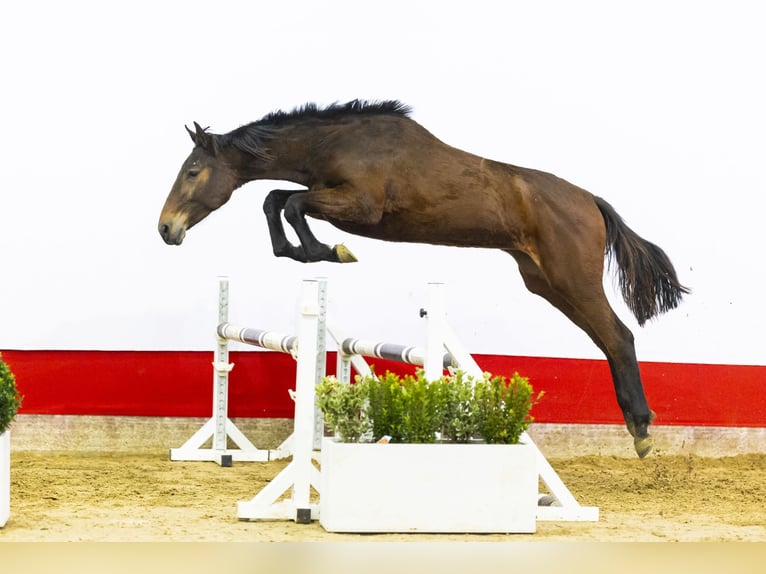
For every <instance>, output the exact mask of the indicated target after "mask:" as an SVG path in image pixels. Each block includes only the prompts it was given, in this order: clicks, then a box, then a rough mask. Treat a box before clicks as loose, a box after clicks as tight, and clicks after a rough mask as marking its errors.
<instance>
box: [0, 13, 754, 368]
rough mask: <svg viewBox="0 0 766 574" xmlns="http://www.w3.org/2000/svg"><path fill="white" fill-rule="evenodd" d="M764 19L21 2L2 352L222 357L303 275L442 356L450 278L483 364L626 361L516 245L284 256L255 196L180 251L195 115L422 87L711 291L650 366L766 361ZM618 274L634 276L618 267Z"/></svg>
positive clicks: (465, 137) (9, 36) (0, 144)
mask: <svg viewBox="0 0 766 574" xmlns="http://www.w3.org/2000/svg"><path fill="white" fill-rule="evenodd" d="M763 11H764V9H763V8H762V7H761V5H760V3H757V2H742V1H731V0H726V1H720V2H665V1H657V2H654V1H648V2H641V3H638V4H635V3H634V4H629V3H621V2H611V1H603V2H597V1H579V2H568V1H564V0H561V1H536V2H500V1H498V2H489V1H482V0H476V1H473V2H448V1H440V2H416V1H413V0H410V1H406V2H405V1H399V0H393V1H388V2H384V3H380V2H376V3H372V2H359V1H348V2H346V1H325V2H313V1H308V0H306V1H300V0H280V2H250V1H243V2H227V1H222V2H215V3H211V2H201V1H190V2H183V3H170V2H148V1H146V2H143V1H132V2H120V1H116V2H106V3H103V2H85V1H81V0H74V1H68V2H52V1H51V2H45V1H43V2H11V3H5V4H3V7H2V8H0V28H1V30H0V31H1V33H0V53H2V54H3V60H2V62H3V63H2V71H3V74H2V89H1V90H0V102H1V105H0V117H2V122H1V123H0V125H1V126H2V131H3V137H2V138H0V158H1V159H0V161H1V162H2V164H1V165H2V179H1V180H0V261H2V267H0V269H1V270H2V271H0V277H2V280H0V286H1V287H0V348H15V349H25V348H31V349H36V348H40V349H50V348H53V349H106V350H109V349H147V350H151V349H208V348H210V347H211V342H212V334H211V333H212V328H213V326H214V324H215V317H216V280H215V278H216V276H217V275H219V274H225V275H229V276H231V278H232V299H233V300H232V318H233V319H234V320H236V321H238V322H244V323H246V324H250V325H251V326H258V327H268V328H273V329H277V330H282V331H289V330H291V329H292V325H293V324H294V314H295V308H296V302H297V296H298V292H299V281H300V279H302V278H311V277H315V276H319V275H322V276H326V277H328V278H329V279H330V308H331V312H332V313H333V316H334V322H336V323H338V324H341V325H343V326H344V327H345V328H346V329H347V330H348V331H350V332H352V333H353V334H355V335H358V336H364V337H368V338H377V337H380V338H386V339H390V340H394V341H400V342H406V343H418V342H420V341H422V337H423V336H424V325H423V324H422V322H421V321H420V320H419V319H418V318H417V310H418V309H419V307H420V306H422V305H424V303H425V293H426V288H425V284H426V282H428V281H430V280H437V281H445V282H447V283H448V302H447V306H448V307H447V308H448V313H449V319H450V321H451V323H452V324H453V326H454V327H455V328H456V329H457V330H458V331H459V332H460V333H461V336H462V338H463V340H464V342H465V343H466V345H467V346H468V348H469V349H470V350H471V351H473V352H481V353H498V354H527V355H542V356H569V357H600V355H599V353H598V351H597V349H596V348H595V347H594V346H593V345H592V343H591V342H590V341H589V340H588V339H587V337H586V336H585V335H584V334H581V333H580V332H579V331H578V330H577V329H576V328H575V327H574V326H572V325H571V324H569V322H568V321H567V319H566V318H564V317H563V316H562V315H560V314H559V313H558V312H557V311H555V310H553V308H551V307H549V306H548V304H547V303H545V302H544V301H542V300H538V299H537V298H535V297H534V296H532V295H530V294H528V293H527V292H526V290H525V288H524V286H523V284H522V282H521V280H520V278H519V276H518V273H517V271H516V268H515V263H514V262H513V260H512V259H511V258H510V257H508V256H507V255H505V254H503V253H500V252H492V251H479V250H460V249H448V248H438V247H431V246H413V245H398V244H389V243H381V242H376V241H372V240H365V239H362V238H359V237H353V236H348V235H345V234H343V233H342V232H340V231H338V230H335V229H334V228H331V227H329V226H327V225H323V224H320V223H314V225H313V227H314V229H315V231H316V233H317V235H318V236H319V237H320V238H321V239H322V240H324V241H325V242H327V243H335V242H345V243H346V244H347V245H348V246H349V247H350V248H351V249H352V250H353V251H354V253H355V254H356V255H357V256H358V257H359V259H360V262H359V263H357V264H354V265H347V266H339V265H332V264H325V263H322V264H314V265H310V266H306V265H301V264H298V263H296V262H293V261H289V260H283V259H280V260H277V259H275V258H274V257H273V256H272V254H271V247H270V244H269V239H268V233H267V229H266V223H265V220H264V217H263V215H262V212H261V203H262V200H263V198H264V196H265V194H266V192H268V191H269V190H271V189H273V188H274V187H277V185H276V184H275V183H274V182H258V183H252V184H249V185H248V186H246V187H244V188H242V189H241V190H239V191H238V192H237V193H236V194H235V196H234V198H233V199H232V201H231V202H230V203H229V204H228V205H227V206H225V207H224V208H223V209H222V210H220V211H219V212H216V213H214V214H212V215H211V216H210V217H209V218H208V219H207V220H206V221H204V222H203V223H201V224H200V225H199V226H198V227H196V228H195V229H193V230H192V231H191V232H190V233H189V234H188V235H187V239H186V241H185V243H184V244H183V246H181V247H179V248H171V247H168V246H166V245H165V244H164V243H163V242H162V241H161V239H160V237H159V235H158V234H157V232H156V221H157V218H158V216H159V211H160V208H161V206H162V203H163V202H164V199H165V197H166V195H167V193H168V191H169V189H170V186H171V184H172V182H173V180H174V179H175V176H176V173H177V171H178V169H179V167H180V164H181V162H182V160H183V159H184V158H185V157H186V155H187V154H188V153H189V151H191V142H190V140H189V139H188V137H187V135H186V133H185V131H184V128H183V126H184V124H189V125H190V124H191V122H192V121H195V120H196V121H198V122H200V123H201V124H203V125H209V126H211V128H212V130H213V131H214V132H218V133H221V132H226V131H229V130H231V129H233V128H235V127H237V126H239V125H241V124H244V123H248V122H250V121H253V120H256V119H259V118H260V117H262V116H263V115H265V114H266V113H268V112H270V111H272V110H274V109H277V108H282V109H291V108H293V107H295V106H297V105H300V104H302V103H304V102H307V101H316V102H318V103H321V104H329V103H332V102H334V101H345V100H348V99H352V98H357V97H358V98H368V99H387V98H397V99H401V100H403V101H404V102H407V103H409V104H411V105H412V106H414V109H415V113H414V118H415V119H416V120H417V121H419V122H420V123H422V124H423V125H424V126H426V127H427V128H428V129H429V130H430V131H432V132H433V133H434V134H435V135H437V137H440V138H441V139H442V140H444V141H446V142H447V143H449V144H452V145H455V146H457V147H460V148H463V149H466V150H469V151H472V152H475V153H479V154H482V155H485V156H487V157H490V158H492V159H498V160H501V161H506V162H509V163H515V164H517V165H525V166H529V167H535V168H539V169H544V170H546V171H551V172H553V173H556V174H557V175H559V176H561V177H564V178H566V179H568V180H570V181H572V182H573V183H576V184H578V185H580V186H582V187H585V188H587V189H589V190H590V191H592V192H594V193H596V194H598V195H601V196H603V197H605V198H606V199H607V200H608V201H610V202H611V203H612V204H613V205H614V206H615V207H616V208H617V209H618V211H620V213H621V214H622V215H623V216H624V218H625V219H626V220H627V221H628V223H629V224H630V225H631V226H632V227H633V228H634V229H635V230H636V231H638V232H639V233H640V234H641V235H643V236H644V237H646V238H648V239H650V240H652V241H654V242H656V243H658V244H659V245H660V246H662V247H663V248H664V249H665V250H666V251H667V252H668V253H669V254H670V256H671V258H672V260H673V261H674V263H675V265H676V267H677V269H678V271H679V274H680V276H681V278H682V281H683V282H685V283H686V284H688V285H689V286H691V287H692V288H693V289H694V294H693V295H692V296H691V297H688V299H687V300H686V302H685V303H684V304H683V306H682V307H681V308H680V309H679V310H677V311H675V312H672V313H671V314H669V315H666V316H664V317H662V318H661V319H659V320H657V321H654V322H653V323H651V324H650V325H648V326H647V327H645V328H643V329H639V328H638V327H637V326H636V324H635V322H634V321H633V318H632V317H631V316H630V315H629V313H628V311H627V310H626V309H625V308H624V306H623V305H622V304H621V302H620V301H619V297H618V296H617V294H616V292H615V291H614V290H612V289H611V286H610V288H609V292H610V293H611V294H612V300H613V301H614V302H615V306H616V308H617V310H618V313H619V314H620V315H621V317H622V318H623V320H625V321H626V322H627V323H628V325H630V326H631V327H635V329H634V333H635V335H636V341H637V347H638V352H639V355H640V358H641V359H643V360H659V361H674V362H713V363H748V364H766V352H764V350H763V345H762V337H761V333H762V332H763V329H762V318H763V305H762V300H763V295H762V293H763V288H764V287H763V286H764V283H765V282H766V281H765V280H766V273H765V272H764V270H763V267H762V264H761V261H762V257H761V250H762V246H763V244H764V241H763V231H762V219H763V215H762V211H763V205H764V203H763V199H762V198H763V195H764V191H765V189H764V188H766V175H764V157H765V155H764V151H766V144H765V138H766V136H765V135H764V134H766V112H764V107H765V106H766V104H764V102H766V80H765V79H764V78H765V77H766V75H765V74H764V54H766V39H764V38H765V36H764V34H763V22H764V14H763ZM606 281H607V282H608V283H611V278H607V279H606Z"/></svg>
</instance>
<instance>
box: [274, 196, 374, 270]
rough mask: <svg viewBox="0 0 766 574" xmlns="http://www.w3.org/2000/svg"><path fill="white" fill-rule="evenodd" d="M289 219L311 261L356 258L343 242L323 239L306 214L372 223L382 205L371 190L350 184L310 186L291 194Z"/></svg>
mask: <svg viewBox="0 0 766 574" xmlns="http://www.w3.org/2000/svg"><path fill="white" fill-rule="evenodd" d="M284 213H285V219H286V220H287V222H288V223H289V224H290V225H292V227H293V229H295V233H296V234H297V235H298V238H299V239H300V242H301V246H302V247H303V251H304V253H305V254H306V259H307V260H308V261H334V262H338V263H350V262H353V261H356V260H357V259H356V257H354V255H353V253H351V251H349V250H348V249H347V248H346V247H345V246H343V245H335V246H333V247H330V246H329V245H325V244H324V243H320V242H319V241H318V240H317V238H316V237H315V236H314V234H313V233H312V232H311V229H310V228H309V226H308V223H307V222H306V215H311V216H313V217H316V218H318V219H325V220H328V221H331V222H332V221H344V222H351V223H361V224H369V223H373V222H376V221H379V220H380V217H381V214H382V208H376V207H375V206H374V201H373V200H372V199H371V196H370V195H369V194H366V193H364V192H360V191H358V190H356V189H353V188H351V187H349V186H339V187H336V188H326V189H317V190H310V191H307V192H304V193H296V194H294V195H291V196H290V197H288V198H287V201H286V203H285V207H284Z"/></svg>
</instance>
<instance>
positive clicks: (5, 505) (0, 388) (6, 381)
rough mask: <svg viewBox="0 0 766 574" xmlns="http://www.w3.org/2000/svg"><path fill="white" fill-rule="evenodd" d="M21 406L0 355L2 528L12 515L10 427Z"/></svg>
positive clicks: (0, 491)
mask: <svg viewBox="0 0 766 574" xmlns="http://www.w3.org/2000/svg"><path fill="white" fill-rule="evenodd" d="M20 405H21V396H20V395H19V393H18V390H17V389H16V379H15V377H14V376H13V373H12V372H11V370H10V368H9V367H8V365H7V364H6V363H5V361H3V357H2V355H0V528H2V527H3V526H5V523H6V522H8V517H9V516H10V513H11V433H10V430H9V428H10V425H11V422H12V421H13V419H14V418H15V417H16V412H17V411H18V410H19V406H20Z"/></svg>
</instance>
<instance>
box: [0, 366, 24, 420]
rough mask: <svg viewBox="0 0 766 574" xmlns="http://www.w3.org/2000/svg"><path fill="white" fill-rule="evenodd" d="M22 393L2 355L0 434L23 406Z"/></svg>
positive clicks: (0, 371) (0, 372)
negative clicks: (17, 387)
mask: <svg viewBox="0 0 766 574" xmlns="http://www.w3.org/2000/svg"><path fill="white" fill-rule="evenodd" d="M21 398H22V397H21V395H19V393H18V391H17V390H16V378H15V377H14V376H13V373H12V372H11V369H10V368H8V365H7V364H6V363H5V361H3V357H2V355H0V434H3V433H4V432H5V431H6V430H7V429H8V427H9V426H10V424H11V421H13V419H14V417H15V416H16V412H17V411H18V410H19V406H21Z"/></svg>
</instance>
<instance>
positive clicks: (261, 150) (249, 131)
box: [218, 100, 412, 159]
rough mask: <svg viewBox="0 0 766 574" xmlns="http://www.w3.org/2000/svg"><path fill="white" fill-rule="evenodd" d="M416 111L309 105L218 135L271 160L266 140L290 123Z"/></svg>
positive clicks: (368, 104)
mask: <svg viewBox="0 0 766 574" xmlns="http://www.w3.org/2000/svg"><path fill="white" fill-rule="evenodd" d="M411 112H412V108H410V106H408V105H406V104H403V103H401V102H400V101H398V100H386V101H367V100H351V101H350V102H346V103H345V104H340V103H337V102H336V103H334V104H331V105H329V106H326V107H323V108H322V107H319V106H317V105H316V104H314V103H307V104H304V105H302V106H300V107H298V108H295V109H293V110H292V111H290V112H285V111H282V110H277V111H275V112H271V113H270V114H268V115H266V116H264V117H263V118H261V119H260V120H258V121H255V122H252V123H250V124H247V125H244V126H241V127H238V128H237V129H235V130H232V131H230V132H229V133H227V134H223V135H220V136H218V138H219V143H220V144H222V145H224V146H227V145H233V146H235V147H236V148H238V149H240V150H242V151H244V152H246V153H249V154H252V155H254V156H255V157H258V158H261V159H270V155H269V152H268V150H267V149H266V147H265V145H264V144H265V143H266V141H267V140H268V139H269V137H270V136H272V135H273V134H274V132H275V130H277V129H278V128H279V127H281V126H282V125H284V124H286V123H293V122H298V121H301V120H305V119H320V120H332V119H335V118H341V117H344V116H352V115H390V114H393V115H400V116H403V117H409V115H410V113H411Z"/></svg>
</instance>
